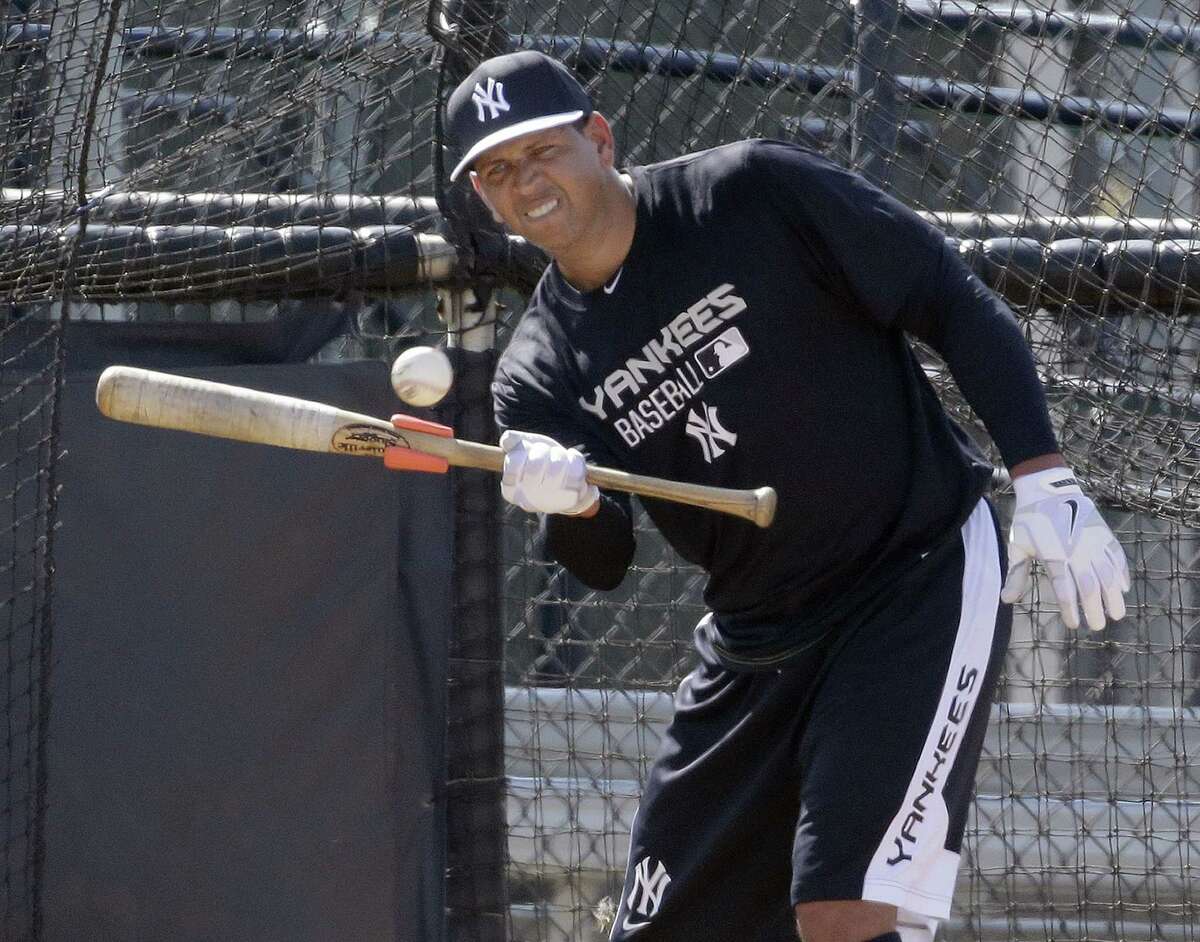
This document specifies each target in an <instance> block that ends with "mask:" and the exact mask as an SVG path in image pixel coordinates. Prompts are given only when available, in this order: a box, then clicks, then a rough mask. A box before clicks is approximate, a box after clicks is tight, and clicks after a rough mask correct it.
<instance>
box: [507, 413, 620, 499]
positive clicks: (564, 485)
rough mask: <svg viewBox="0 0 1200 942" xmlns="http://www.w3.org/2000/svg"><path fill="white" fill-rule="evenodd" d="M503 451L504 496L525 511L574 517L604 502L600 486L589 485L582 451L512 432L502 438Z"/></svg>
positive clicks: (527, 433) (538, 437)
mask: <svg viewBox="0 0 1200 942" xmlns="http://www.w3.org/2000/svg"><path fill="white" fill-rule="evenodd" d="M500 449H501V450H502V451H503V452H504V471H503V473H502V474H501V476H500V493H501V494H502V495H504V499H505V500H507V501H508V502H509V503H512V504H516V505H517V506H518V507H520V508H521V509H522V510H528V511H529V512H530V513H540V514H567V515H569V516H573V515H575V514H580V513H583V512H584V511H585V510H587V509H588V508H589V507H591V506H592V504H594V503H596V501H597V500H599V499H600V491H599V490H598V489H597V487H596V485H595V484H589V483H588V480H587V465H586V463H585V462H584V459H583V454H582V453H581V452H580V451H579V450H578V449H575V448H564V447H563V446H562V445H560V444H559V443H558V442H556V441H555V440H554V439H553V438H550V437H548V436H546V435H536V434H534V433H533V432H514V431H511V430H510V431H507V432H505V433H504V434H503V435H501V436H500Z"/></svg>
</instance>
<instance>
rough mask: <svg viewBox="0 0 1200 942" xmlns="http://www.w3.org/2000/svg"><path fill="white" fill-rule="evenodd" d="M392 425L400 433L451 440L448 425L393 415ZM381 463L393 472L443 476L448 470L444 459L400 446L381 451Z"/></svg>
mask: <svg viewBox="0 0 1200 942" xmlns="http://www.w3.org/2000/svg"><path fill="white" fill-rule="evenodd" d="M392 425H394V426H396V428H398V429H400V430H401V431H404V430H406V429H407V430H408V431H410V432H424V433H425V434H427V435H437V436H438V437H440V438H451V437H453V435H454V430H453V429H452V428H450V426H449V425H439V424H438V423H437V422H427V421H425V419H418V418H415V417H414V416H411V415H393V416H392ZM383 463H384V465H385V466H386V467H388V468H391V469H392V470H393V471H428V472H431V473H433V474H445V473H446V472H447V471H449V470H450V462H448V461H447V460H446V459H445V458H438V457H435V456H434V455H427V454H425V453H424V452H420V451H413V450H412V449H411V448H403V447H401V446H400V445H390V446H389V447H387V448H385V449H384V451H383Z"/></svg>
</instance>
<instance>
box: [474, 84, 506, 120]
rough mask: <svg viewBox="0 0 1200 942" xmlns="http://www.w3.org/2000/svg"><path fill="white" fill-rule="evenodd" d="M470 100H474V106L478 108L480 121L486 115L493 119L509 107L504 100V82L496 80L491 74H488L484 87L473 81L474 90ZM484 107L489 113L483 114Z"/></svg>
mask: <svg viewBox="0 0 1200 942" xmlns="http://www.w3.org/2000/svg"><path fill="white" fill-rule="evenodd" d="M471 101H473V102H475V107H476V108H478V109H479V120H480V121H486V120H487V119H488V117H491V118H492V119H493V120H495V119H496V118H498V117H500V112H501V111H508V109H509V104H508V102H507V101H505V100H504V83H503V82H497V81H496V80H495V79H494V78H492V77H491V76H488V80H487V88H486V89H485V88H484V87H483V86H482V85H480V84H479V83H478V82H476V83H475V91H473V92H471ZM484 108H487V109H488V111H490V112H491V115H485V114H484V113H483V109H484Z"/></svg>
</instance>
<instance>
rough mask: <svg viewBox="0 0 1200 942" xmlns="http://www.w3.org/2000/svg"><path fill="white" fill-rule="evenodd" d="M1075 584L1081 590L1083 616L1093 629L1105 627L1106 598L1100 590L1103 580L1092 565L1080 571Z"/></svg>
mask: <svg viewBox="0 0 1200 942" xmlns="http://www.w3.org/2000/svg"><path fill="white" fill-rule="evenodd" d="M1075 585H1076V588H1077V589H1078V591H1079V603H1080V605H1081V606H1082V608H1083V617H1084V619H1085V620H1086V621H1087V626H1088V627H1089V628H1090V629H1092V631H1099V630H1100V629H1101V628H1103V627H1104V598H1103V596H1102V595H1101V592H1100V586H1101V581H1100V578H1099V577H1098V575H1097V574H1096V572H1095V571H1093V570H1092V569H1091V568H1090V567H1089V568H1088V569H1085V570H1082V571H1080V572H1078V573H1077V574H1076V576H1075Z"/></svg>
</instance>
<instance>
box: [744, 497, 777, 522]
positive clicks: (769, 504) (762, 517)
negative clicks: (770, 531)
mask: <svg viewBox="0 0 1200 942" xmlns="http://www.w3.org/2000/svg"><path fill="white" fill-rule="evenodd" d="M778 500H779V498H778V497H777V496H776V494H775V488H773V487H758V488H755V489H754V516H753V517H752V518H751V519H753V520H754V523H755V525H757V526H760V527H769V526H770V525H771V521H772V520H774V519H775V505H776V504H777V503H778Z"/></svg>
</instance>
